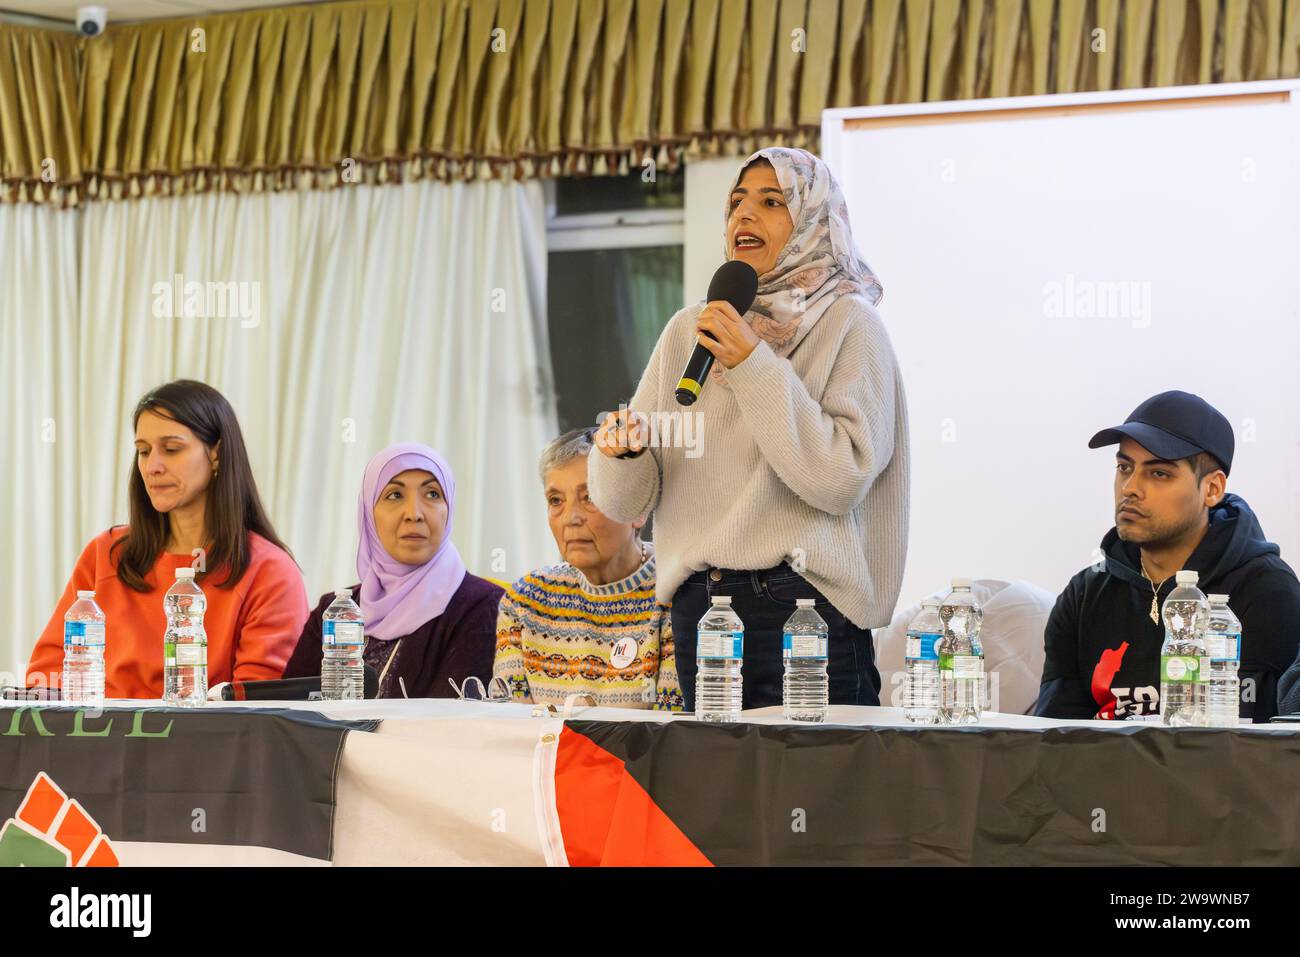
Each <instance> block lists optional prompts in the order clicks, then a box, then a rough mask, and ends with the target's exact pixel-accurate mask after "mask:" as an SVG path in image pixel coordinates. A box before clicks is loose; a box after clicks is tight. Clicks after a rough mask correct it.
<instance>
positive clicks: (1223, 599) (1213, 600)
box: [1208, 595, 1228, 605]
mask: <svg viewBox="0 0 1300 957" xmlns="http://www.w3.org/2000/svg"><path fill="white" fill-rule="evenodd" d="M1208 597H1209V599H1210V604H1211V605H1226V604H1227V603H1228V596H1227V595H1210V596H1208Z"/></svg>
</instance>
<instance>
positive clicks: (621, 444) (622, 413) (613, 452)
mask: <svg viewBox="0 0 1300 957" xmlns="http://www.w3.org/2000/svg"><path fill="white" fill-rule="evenodd" d="M649 435H650V420H649V419H648V418H646V415H645V413H644V412H634V411H632V410H631V409H619V410H618V411H617V412H610V413H609V414H608V415H606V416H605V420H604V421H603V422H601V423H600V428H598V429H597V430H596V436H595V441H596V448H598V449H600V451H601V452H603V453H604V454H605V455H608V456H609V457H610V458H612V459H625V458H633V457H634V456H637V455H640V454H641V453H642V452H644V451H645V449H646V445H647V444H648V442H649Z"/></svg>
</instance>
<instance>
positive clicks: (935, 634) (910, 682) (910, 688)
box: [903, 598, 943, 724]
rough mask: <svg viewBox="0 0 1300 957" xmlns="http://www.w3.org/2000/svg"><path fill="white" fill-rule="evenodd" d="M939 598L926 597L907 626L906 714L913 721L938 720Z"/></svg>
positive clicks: (922, 722) (905, 664)
mask: <svg viewBox="0 0 1300 957" xmlns="http://www.w3.org/2000/svg"><path fill="white" fill-rule="evenodd" d="M942 637H943V621H942V620H941V619H940V618H939V599H937V598H927V599H926V600H925V601H923V602H921V610H920V612H918V613H917V616H916V617H915V618H913V619H912V623H911V624H910V625H908V626H907V647H906V649H905V651H904V655H905V658H904V664H903V717H904V718H906V719H907V720H908V721H910V722H911V723H912V724H937V723H938V722H939V641H940V639H941V638H942Z"/></svg>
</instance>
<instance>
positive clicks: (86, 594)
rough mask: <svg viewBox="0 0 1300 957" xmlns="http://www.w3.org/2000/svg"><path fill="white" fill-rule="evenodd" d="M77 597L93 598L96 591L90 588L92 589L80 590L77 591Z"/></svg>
mask: <svg viewBox="0 0 1300 957" xmlns="http://www.w3.org/2000/svg"><path fill="white" fill-rule="evenodd" d="M77 597H78V598H92V599H93V598H94V597H95V592H94V590H93V589H92V590H90V591H79V592H77Z"/></svg>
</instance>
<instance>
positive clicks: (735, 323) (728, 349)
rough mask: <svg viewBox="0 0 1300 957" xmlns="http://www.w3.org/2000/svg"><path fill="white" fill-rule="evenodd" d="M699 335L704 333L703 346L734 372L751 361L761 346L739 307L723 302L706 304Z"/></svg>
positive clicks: (697, 327) (700, 318) (698, 329)
mask: <svg viewBox="0 0 1300 957" xmlns="http://www.w3.org/2000/svg"><path fill="white" fill-rule="evenodd" d="M695 331H696V332H698V333H700V335H699V337H698V338H699V342H700V345H702V346H704V348H706V349H708V350H709V351H710V352H712V353H713V357H714V358H715V359H717V360H718V361H719V362H721V363H722V366H723V368H725V369H734V368H735V367H736V366H738V365H740V364H741V363H742V362H744V361H745V360H746V359H748V358H749V354H750V353H751V352H753V351H754V347H755V346H757V345H758V342H759V339H758V333H756V332H755V331H754V330H753V329H751V328H750V326H749V323H747V322H746V321H745V320H744V319H742V318H740V314H739V313H738V312H736V307H735V306H733V305H732V304H731V303H729V302H726V301H725V300H722V299H719V300H717V301H716V302H709V303H706V304H705V306H704V310H703V311H702V312H701V313H700V315H699V317H698V318H697V319H696V320H695ZM704 333H708V335H705V334H704ZM709 336H712V337H713V338H712V339H710V338H709Z"/></svg>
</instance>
